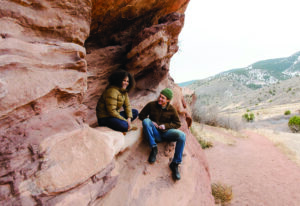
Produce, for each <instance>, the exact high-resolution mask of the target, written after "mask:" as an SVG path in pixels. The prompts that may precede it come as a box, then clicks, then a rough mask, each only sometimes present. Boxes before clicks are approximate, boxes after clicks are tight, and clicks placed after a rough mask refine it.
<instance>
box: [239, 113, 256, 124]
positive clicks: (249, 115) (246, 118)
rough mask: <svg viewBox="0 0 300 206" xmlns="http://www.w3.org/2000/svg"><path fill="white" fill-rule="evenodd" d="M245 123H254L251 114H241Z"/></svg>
mask: <svg viewBox="0 0 300 206" xmlns="http://www.w3.org/2000/svg"><path fill="white" fill-rule="evenodd" d="M242 117H243V118H244V119H245V120H246V121H247V122H253V121H254V118H255V117H254V114H253V113H250V114H248V113H245V114H243V116H242Z"/></svg>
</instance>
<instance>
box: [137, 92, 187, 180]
mask: <svg viewBox="0 0 300 206" xmlns="http://www.w3.org/2000/svg"><path fill="white" fill-rule="evenodd" d="M172 98H173V92H172V90H171V89H169V88H165V89H163V90H162V91H161V92H160V95H159V97H158V99H157V101H153V102H149V103H148V104H147V105H146V106H145V107H144V108H143V109H142V111H141V112H140V114H139V119H140V120H142V121H143V132H144V135H145V137H146V139H147V140H148V142H149V145H150V147H151V153H150V155H149V158H148V161H149V162H150V163H154V162H155V160H156V155H157V152H158V151H157V145H156V143H159V142H162V141H169V142H173V141H175V142H176V147H175V154H174V157H173V160H172V162H171V164H170V165H169V167H170V169H171V170H172V175H173V178H174V180H179V179H180V173H179V171H178V164H180V163H181V161H182V153H183V149H184V145H185V134H184V133H183V132H182V131H180V130H178V129H177V128H179V127H180V126H181V123H180V120H179V117H178V114H177V111H176V109H175V108H174V107H173V106H172V105H171V104H170V101H171V99H172Z"/></svg>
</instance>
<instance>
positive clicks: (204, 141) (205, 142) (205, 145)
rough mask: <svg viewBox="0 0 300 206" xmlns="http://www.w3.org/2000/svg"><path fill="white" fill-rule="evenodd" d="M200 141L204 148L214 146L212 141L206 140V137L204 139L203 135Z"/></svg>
mask: <svg viewBox="0 0 300 206" xmlns="http://www.w3.org/2000/svg"><path fill="white" fill-rule="evenodd" d="M198 142H199V143H200V145H201V147H202V149H206V148H210V147H212V146H213V143H212V142H210V141H206V140H205V139H202V138H201V137H200V138H198Z"/></svg>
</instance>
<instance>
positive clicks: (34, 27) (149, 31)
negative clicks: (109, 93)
mask: <svg viewBox="0 0 300 206" xmlns="http://www.w3.org/2000/svg"><path fill="white" fill-rule="evenodd" d="M187 5H188V0H177V1H173V0H164V1H157V0H126V1H125V0H116V1H100V0H92V1H89V0H84V1H68V0H66V1H58V0H54V1H50V0H2V1H1V7H0V51H1V52H0V155H1V156H0V165H1V170H0V205H153V203H154V202H155V203H156V204H157V205H171V204H174V205H212V204H213V198H212V196H211V193H210V178H209V172H208V168H207V163H206V160H205V157H204V155H203V152H202V150H201V148H200V147H199V145H198V144H197V142H196V140H195V139H194V138H193V136H192V135H191V134H190V132H189V130H188V124H190V120H191V119H190V113H189V111H188V109H187V107H186V105H185V103H184V101H183V98H182V94H181V90H180V88H179V87H177V86H176V85H175V84H174V82H173V80H172V78H171V77H170V76H169V72H168V71H169V62H170V58H171V57H172V55H173V54H174V53H175V52H176V51H177V49H178V46H177V41H178V40H177V38H178V35H179V33H180V31H181V29H182V27H183V22H184V11H185V9H186V6H187ZM119 68H124V69H127V70H128V71H130V72H131V73H132V74H133V75H134V77H135V79H136V82H137V86H136V89H135V90H134V91H133V92H132V93H131V94H130V97H131V101H132V105H133V107H135V108H137V109H141V108H142V106H143V105H144V104H145V103H146V102H147V101H149V100H153V99H154V98H156V97H157V95H158V93H159V91H160V90H161V89H162V88H163V87H165V86H168V87H171V88H173V90H174V91H175V93H176V94H175V96H176V98H175V99H174V101H173V104H174V105H175V106H176V108H177V110H178V112H179V113H180V115H181V120H182V123H183V126H182V128H181V129H182V130H183V131H185V132H186V133H187V145H186V149H185V154H184V163H183V164H182V166H181V170H182V175H183V178H182V180H181V181H180V182H176V183H174V182H173V181H172V179H171V178H170V171H169V169H168V162H169V159H170V158H171V157H172V153H173V149H174V148H173V147H174V146H172V145H169V144H165V145H162V146H160V148H159V149H160V153H159V158H160V161H159V162H158V163H157V164H155V165H154V166H150V165H148V164H147V162H146V161H145V160H146V159H147V155H148V152H149V151H148V147H147V145H146V143H145V142H143V141H142V133H141V131H140V130H138V131H137V132H130V133H128V134H127V135H126V136H124V135H123V134H122V133H119V132H115V131H112V130H110V129H108V128H98V127H96V126H97V122H96V115H95V106H96V102H97V100H98V98H99V97H100V94H101V92H102V91H103V90H104V88H105V87H106V85H107V77H108V76H109V75H110V74H111V73H112V72H113V71H114V70H116V69H119ZM137 124H140V122H139V121H137ZM120 194H122V195H121V196H119V195H120Z"/></svg>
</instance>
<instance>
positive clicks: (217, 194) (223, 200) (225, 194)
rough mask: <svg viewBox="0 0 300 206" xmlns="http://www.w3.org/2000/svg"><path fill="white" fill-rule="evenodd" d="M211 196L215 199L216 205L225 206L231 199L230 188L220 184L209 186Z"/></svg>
mask: <svg viewBox="0 0 300 206" xmlns="http://www.w3.org/2000/svg"><path fill="white" fill-rule="evenodd" d="M211 190H212V195H213V196H214V198H215V203H216V204H221V205H222V206H223V205H226V204H227V203H230V201H231V200H232V198H233V194H232V187H231V186H227V185H225V184H222V183H220V182H218V183H213V184H212V185H211Z"/></svg>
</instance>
